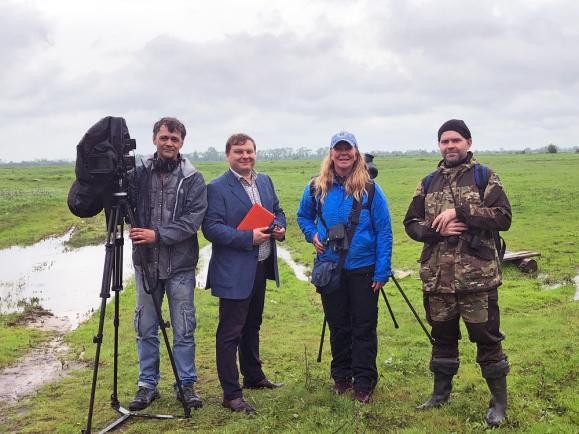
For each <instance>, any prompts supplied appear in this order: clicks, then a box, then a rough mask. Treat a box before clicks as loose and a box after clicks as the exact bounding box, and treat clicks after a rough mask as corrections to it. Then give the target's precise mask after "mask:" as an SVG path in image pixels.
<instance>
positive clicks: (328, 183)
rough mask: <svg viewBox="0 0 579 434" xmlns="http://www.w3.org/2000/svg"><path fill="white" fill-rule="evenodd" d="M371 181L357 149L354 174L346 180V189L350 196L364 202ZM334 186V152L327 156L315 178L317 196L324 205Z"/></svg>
mask: <svg viewBox="0 0 579 434" xmlns="http://www.w3.org/2000/svg"><path fill="white" fill-rule="evenodd" d="M368 181H370V175H368V171H367V170H366V165H365V163H364V159H363V158H362V155H361V154H360V151H358V149H356V161H355V162H354V167H353V168H352V173H350V175H348V177H347V178H346V182H345V185H344V187H345V188H346V194H347V195H348V196H354V199H356V200H357V201H358V202H362V198H363V197H364V192H365V191H366V183H367V182H368ZM333 185H334V162H333V161H332V150H330V153H329V154H328V155H326V157H325V158H324V160H323V161H322V165H321V166H320V174H319V175H318V176H316V177H315V178H314V187H315V192H316V196H317V197H319V198H320V202H321V203H323V202H324V199H325V197H326V196H327V195H328V193H329V191H330V190H331V189H332V187H333Z"/></svg>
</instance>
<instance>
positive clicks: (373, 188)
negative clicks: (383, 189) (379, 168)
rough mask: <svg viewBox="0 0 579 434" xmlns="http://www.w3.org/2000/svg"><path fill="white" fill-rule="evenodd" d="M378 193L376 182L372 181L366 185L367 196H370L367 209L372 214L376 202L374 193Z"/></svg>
mask: <svg viewBox="0 0 579 434" xmlns="http://www.w3.org/2000/svg"><path fill="white" fill-rule="evenodd" d="M375 192H376V185H375V184H374V181H373V180H372V179H371V180H370V181H368V182H367V183H366V194H367V195H368V203H367V204H366V207H365V208H367V209H368V211H370V212H372V203H373V201H374V193H375Z"/></svg>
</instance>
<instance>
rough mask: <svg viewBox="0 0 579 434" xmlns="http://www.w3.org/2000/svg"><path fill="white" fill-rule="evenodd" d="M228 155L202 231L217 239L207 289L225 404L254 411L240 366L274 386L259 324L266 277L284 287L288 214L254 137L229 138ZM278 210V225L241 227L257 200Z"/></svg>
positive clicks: (210, 190)
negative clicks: (215, 300)
mask: <svg viewBox="0 0 579 434" xmlns="http://www.w3.org/2000/svg"><path fill="white" fill-rule="evenodd" d="M225 154H226V156H227V160H228V161H229V165H230V169H229V170H228V171H227V172H225V173H224V174H223V175H221V176H220V177H219V178H217V179H215V180H213V181H212V182H211V183H210V184H209V185H208V186H207V202H208V208H207V214H206V215H205V220H204V222H203V234H204V235H205V238H207V239H208V240H209V241H211V242H212V243H213V247H212V249H213V252H212V255H211V261H210V262H209V271H208V274H207V288H211V293H212V294H213V295H214V296H216V297H219V325H218V327H217V333H216V361H217V373H218V375H219V381H220V382H221V387H222V389H223V406H224V407H226V408H229V409H231V410H232V411H244V412H246V413H253V412H255V409H254V408H253V407H252V406H251V405H250V404H248V403H247V402H246V401H245V400H244V399H243V393H242V390H241V385H240V384H239V372H238V370H237V353H238V352H239V366H240V369H241V373H242V375H243V378H244V379H243V385H244V387H245V388H254V389H263V388H267V389H273V388H276V387H280V386H281V384H275V383H272V382H271V381H269V380H268V379H267V377H266V376H265V374H264V373H263V370H262V369H261V360H260V359H259V329H260V326H261V320H262V315H263V306H264V301H265V283H266V279H271V280H275V281H276V284H277V286H278V287H279V275H278V269H277V253H276V245H275V241H276V240H277V241H283V239H284V237H285V226H286V221H285V215H284V213H283V210H282V209H281V208H280V206H279V201H278V199H277V196H276V194H275V190H274V187H273V183H272V182H271V179H270V178H269V176H267V175H265V174H261V173H259V174H258V173H256V172H255V170H254V169H253V168H254V166H255V142H254V141H253V139H252V138H251V137H249V136H247V135H245V134H234V135H233V136H231V137H230V138H229V140H227V144H226V146H225ZM255 203H258V204H260V205H262V206H263V207H264V208H266V209H267V210H269V211H270V212H272V213H273V214H274V215H275V220H274V227H273V229H271V228H269V227H262V228H257V229H254V230H251V229H249V230H237V229H236V228H237V226H238V225H239V223H240V222H241V220H242V219H243V218H244V217H245V215H246V214H247V212H248V211H249V209H250V208H251V207H252V205H253V204H255Z"/></svg>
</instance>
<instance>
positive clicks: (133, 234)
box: [129, 228, 157, 244]
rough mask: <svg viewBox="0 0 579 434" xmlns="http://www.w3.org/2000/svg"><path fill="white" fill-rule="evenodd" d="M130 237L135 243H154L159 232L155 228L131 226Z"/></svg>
mask: <svg viewBox="0 0 579 434" xmlns="http://www.w3.org/2000/svg"><path fill="white" fill-rule="evenodd" d="M129 238H130V239H131V240H132V241H133V244H153V243H154V242H155V241H156V240H157V233H156V232H155V231H154V230H153V229H144V228H131V230H130V231H129Z"/></svg>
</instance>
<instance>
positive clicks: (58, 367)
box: [0, 316, 84, 403]
mask: <svg viewBox="0 0 579 434" xmlns="http://www.w3.org/2000/svg"><path fill="white" fill-rule="evenodd" d="M28 325H29V326H30V327H36V328H40V329H42V330H45V331H52V332H55V333H56V335H55V337H54V338H53V339H51V340H49V341H47V342H45V343H43V344H42V345H41V346H39V347H38V348H34V349H33V350H32V351H30V352H29V353H28V354H27V355H26V356H24V357H22V358H20V359H18V360H17V361H16V363H15V364H13V365H12V366H9V367H7V368H4V369H2V370H0V403H13V402H15V401H17V400H18V398H20V397H22V396H26V395H30V394H32V393H34V392H35V391H36V390H38V389H39V388H40V387H41V386H43V385H44V384H46V383H49V382H51V381H56V380H59V379H61V378H64V377H65V376H66V375H68V373H69V372H70V371H72V370H75V369H80V368H81V367H83V366H84V365H83V363H81V362H78V361H77V362H71V361H66V360H65V356H66V354H67V352H68V346H67V345H66V344H65V343H64V341H63V336H64V334H65V333H66V331H68V330H69V328H70V324H69V323H68V321H67V320H65V319H62V318H57V317H55V316H40V317H38V318H37V319H36V320H35V321H34V322H32V323H29V324H28Z"/></svg>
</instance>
